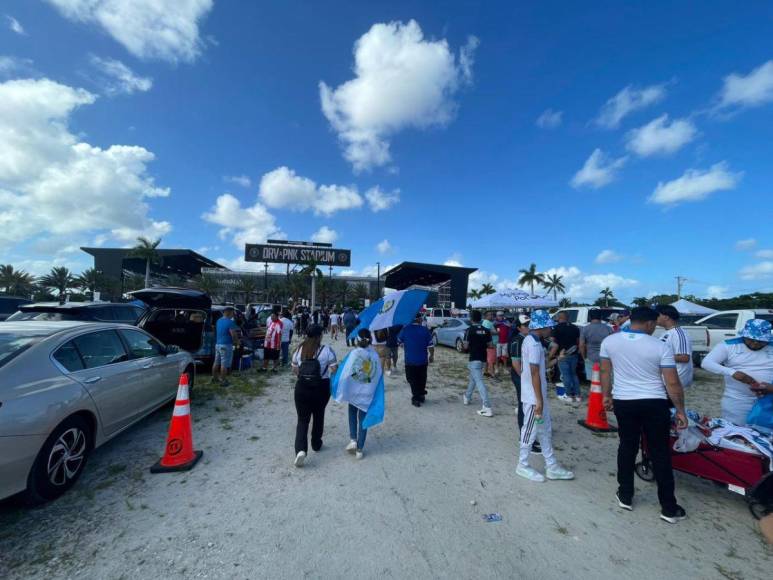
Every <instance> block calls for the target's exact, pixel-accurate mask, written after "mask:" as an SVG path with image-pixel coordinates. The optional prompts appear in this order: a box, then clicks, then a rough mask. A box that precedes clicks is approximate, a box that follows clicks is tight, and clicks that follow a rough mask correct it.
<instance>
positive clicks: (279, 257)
mask: <svg viewBox="0 0 773 580" xmlns="http://www.w3.org/2000/svg"><path fill="white" fill-rule="evenodd" d="M244 259H245V261H247V262H265V263H267V264H269V263H270V264H310V263H314V264H318V265H320V266H344V267H348V266H351V264H352V251H351V250H337V249H335V248H321V247H313V246H307V245H302V246H301V245H279V244H245V247H244Z"/></svg>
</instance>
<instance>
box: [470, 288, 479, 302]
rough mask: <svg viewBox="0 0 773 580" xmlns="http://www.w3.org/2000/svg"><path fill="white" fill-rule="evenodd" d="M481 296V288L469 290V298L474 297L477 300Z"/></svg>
mask: <svg viewBox="0 0 773 580" xmlns="http://www.w3.org/2000/svg"><path fill="white" fill-rule="evenodd" d="M480 297H481V293H480V290H470V291H469V292H467V298H472V299H473V300H477V299H478V298H480Z"/></svg>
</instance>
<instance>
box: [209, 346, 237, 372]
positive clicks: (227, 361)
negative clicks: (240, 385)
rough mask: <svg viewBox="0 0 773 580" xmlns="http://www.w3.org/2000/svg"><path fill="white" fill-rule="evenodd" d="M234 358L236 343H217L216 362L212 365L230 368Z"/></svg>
mask: <svg viewBox="0 0 773 580" xmlns="http://www.w3.org/2000/svg"><path fill="white" fill-rule="evenodd" d="M233 360H234V345H232V344H216V345H215V362H214V363H212V366H216V367H217V366H219V367H222V368H224V369H230V368H231V363H232V362H233Z"/></svg>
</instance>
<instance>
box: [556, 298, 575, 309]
mask: <svg viewBox="0 0 773 580" xmlns="http://www.w3.org/2000/svg"><path fill="white" fill-rule="evenodd" d="M558 305H559V306H560V307H561V308H569V307H570V306H571V305H572V299H571V298H561V300H559V301H558Z"/></svg>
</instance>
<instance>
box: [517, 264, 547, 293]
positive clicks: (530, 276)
mask: <svg viewBox="0 0 773 580" xmlns="http://www.w3.org/2000/svg"><path fill="white" fill-rule="evenodd" d="M518 273H519V274H521V277H520V278H518V284H520V285H521V286H525V285H526V284H528V285H529V288H531V293H532V295H533V294H534V284H542V283H543V282H544V281H545V276H544V274H540V273H539V272H537V264H534V263H532V264H531V265H530V266H529V269H528V270H518Z"/></svg>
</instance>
